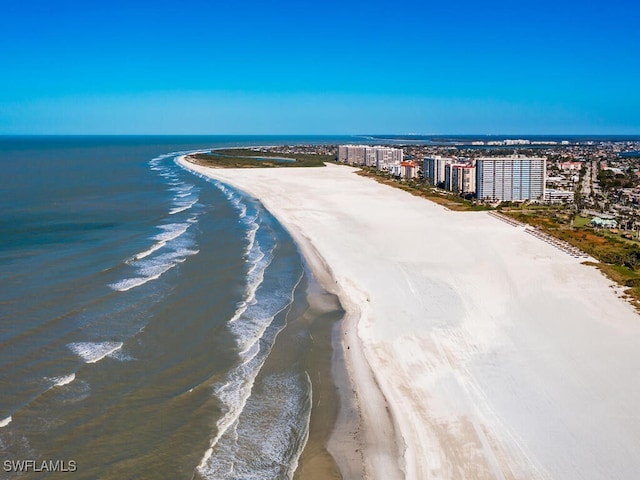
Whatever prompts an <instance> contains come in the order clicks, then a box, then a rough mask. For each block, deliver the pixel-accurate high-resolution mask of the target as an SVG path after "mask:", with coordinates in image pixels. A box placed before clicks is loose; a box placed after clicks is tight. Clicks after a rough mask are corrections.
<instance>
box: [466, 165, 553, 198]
mask: <svg viewBox="0 0 640 480" xmlns="http://www.w3.org/2000/svg"><path fill="white" fill-rule="evenodd" d="M545 176H546V158H544V157H526V156H524V155H511V156H509V157H482V158H478V159H477V160H476V196H477V197H478V198H479V199H481V200H487V201H522V200H535V201H542V200H543V199H544V184H545Z"/></svg>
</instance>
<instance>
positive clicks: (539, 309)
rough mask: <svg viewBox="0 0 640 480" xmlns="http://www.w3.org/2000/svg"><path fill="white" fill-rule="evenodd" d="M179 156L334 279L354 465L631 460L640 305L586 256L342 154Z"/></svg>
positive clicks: (391, 469) (484, 470)
mask: <svg viewBox="0 0 640 480" xmlns="http://www.w3.org/2000/svg"><path fill="white" fill-rule="evenodd" d="M183 164H185V162H184V161H183ZM186 165H187V167H188V168H191V169H194V170H197V171H199V172H201V173H203V174H205V175H209V176H211V177H214V178H216V179H219V180H221V181H223V182H225V183H228V184H230V185H233V186H235V187H237V188H239V189H241V190H243V191H245V192H247V193H249V194H250V195H252V196H254V197H256V198H258V199H259V200H260V201H262V203H263V204H264V205H265V207H266V208H267V209H269V210H270V211H271V213H273V214H274V215H275V216H276V218H278V220H279V221H280V222H281V223H282V224H283V225H284V226H285V227H286V228H287V229H288V230H289V232H290V233H291V234H292V236H293V237H294V238H295V240H296V241H297V242H298V244H299V245H300V247H301V249H302V251H303V253H304V254H305V257H306V258H307V259H308V261H309V263H310V264H311V266H312V268H313V269H314V272H315V273H316V276H317V277H318V280H320V282H321V283H322V284H323V286H324V287H325V288H326V289H327V290H329V291H333V292H335V293H337V294H338V295H339V297H340V300H341V302H342V303H343V306H344V308H345V310H346V311H347V319H346V321H345V322H344V323H343V327H342V328H343V348H344V352H345V355H346V359H347V367H348V370H349V373H350V376H351V380H352V382H353V384H354V388H355V391H356V402H357V407H358V409H359V412H360V425H359V426H356V427H357V428H354V425H352V424H342V426H340V425H339V426H338V429H337V430H336V433H335V434H334V436H333V438H332V440H331V443H330V445H329V449H330V451H331V453H332V454H333V455H334V456H335V457H336V460H337V462H338V464H339V465H340V467H341V469H342V472H343V474H344V477H345V478H348V479H351V478H359V477H358V475H359V473H358V470H359V468H360V462H362V465H363V468H364V470H365V474H366V478H376V479H385V480H389V479H395V478H407V479H418V480H422V479H511V478H518V479H519V478H523V479H524V478H526V479H529V478H553V479H562V480H565V479H579V480H589V479H603V480H604V479H607V480H611V479H636V478H637V477H638V472H640V411H639V407H638V406H639V405H640V316H638V315H637V314H636V313H635V312H634V310H633V309H632V307H631V306H629V305H628V304H627V303H626V302H624V301H623V300H621V299H620V298H618V296H617V293H616V292H617V290H616V289H614V288H611V282H610V281H608V280H607V279H606V278H605V277H603V276H602V275H601V274H600V273H599V272H598V271H597V270H596V269H594V268H593V267H588V266H585V265H582V264H581V261H583V260H582V259H576V258H574V257H571V256H569V255H568V254H566V253H564V252H562V251H560V250H558V249H556V248H555V247H553V246H551V245H549V244H547V243H545V242H543V241H541V240H540V239H538V238H535V237H533V236H532V235H529V234H527V233H525V232H524V229H523V228H522V227H514V226H512V225H509V224H507V223H505V222H502V221H500V220H498V219H496V218H493V217H492V216H490V215H488V214H486V213H485V212H451V211H448V210H446V209H444V208H443V207H441V206H439V205H436V204H433V203H431V202H429V201H426V200H424V199H421V198H417V197H413V196H411V195H409V194H408V193H405V192H403V191H400V190H398V189H394V188H391V187H388V186H384V185H381V184H378V183H376V182H375V181H373V180H371V179H368V178H362V177H359V176H357V175H355V174H354V173H353V172H354V169H352V168H349V167H345V166H333V165H330V166H327V167H326V168H277V169H239V170H233V169H211V168H205V167H200V166H196V165H193V164H186ZM323 265H324V266H326V267H328V270H329V274H327V272H326V270H325V268H324V266H323ZM356 449H357V450H358V451H357V452H356Z"/></svg>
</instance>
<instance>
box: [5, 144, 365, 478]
mask: <svg viewBox="0 0 640 480" xmlns="http://www.w3.org/2000/svg"><path fill="white" fill-rule="evenodd" d="M353 141H355V140H354V139H353V138H350V137H341V138H340V137H336V138H330V137H307V138H305V137H220V136H215V137H136V136H134V137H127V136H125V137H0V168H1V169H2V175H1V176H0V192H1V195H0V207H1V213H0V391H1V394H0V459H1V460H2V465H0V478H68V477H69V476H70V475H73V478H79V479H80V478H87V479H93V478H105V479H107V478H114V479H115V478H118V479H121V478H136V479H158V478H171V479H192V478H197V479H223V478H229V479H249V478H250V479H275V478H290V477H291V476H292V475H293V472H294V470H295V468H296V466H297V462H298V459H299V457H300V453H301V451H302V448H303V446H304V444H305V441H306V439H307V436H308V433H309V432H308V425H309V416H310V405H311V398H312V387H311V382H310V380H309V376H308V373H307V369H306V367H305V365H306V360H307V359H306V355H307V352H308V351H309V349H310V347H311V344H312V338H311V335H310V333H309V325H310V323H312V320H310V318H309V317H310V309H309V303H308V301H307V300H308V298H307V291H308V288H309V285H310V284H312V283H313V279H312V278H311V276H310V275H309V273H308V272H307V271H306V268H305V265H304V262H303V259H302V257H301V255H300V253H299V251H298V249H297V247H296V245H295V244H294V242H293V241H292V239H291V238H290V236H289V235H288V234H287V232H286V231H285V230H284V229H283V228H282V227H281V226H280V225H279V224H278V222H277V221H276V220H275V219H274V218H273V217H272V216H271V215H270V214H269V212H267V211H266V210H265V209H264V208H263V207H262V205H261V204H260V203H259V202H258V201H257V200H255V199H252V198H250V197H248V196H247V195H245V194H243V193H242V192H239V191H237V190H234V189H233V188H231V187H229V186H226V185H223V184H221V183H219V182H216V181H211V180H208V179H205V178H201V177H198V176H196V175H195V174H193V173H191V172H189V171H186V170H184V169H182V168H181V167H179V166H178V165H177V164H176V162H175V158H176V157H177V156H178V155H180V154H182V153H185V152H189V151H195V150H204V149H208V148H216V147H229V146H250V145H277V144H289V145H291V144H317V143H339V142H340V143H347V142H353ZM324 314H325V315H326V312H324ZM329 317H332V318H333V319H334V320H335V319H338V318H339V317H340V311H339V309H337V308H336V309H335V311H334V312H333V313H332V314H331V315H329ZM29 462H31V463H29ZM69 472H73V474H71V473H69Z"/></svg>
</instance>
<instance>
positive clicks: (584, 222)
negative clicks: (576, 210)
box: [573, 215, 591, 228]
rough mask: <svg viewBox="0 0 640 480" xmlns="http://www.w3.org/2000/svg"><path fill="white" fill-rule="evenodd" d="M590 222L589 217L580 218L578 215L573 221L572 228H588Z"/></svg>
mask: <svg viewBox="0 0 640 480" xmlns="http://www.w3.org/2000/svg"><path fill="white" fill-rule="evenodd" d="M590 222H591V219H590V218H589V217H581V216H580V215H576V218H574V219H573V226H574V227H576V228H581V227H588V226H589V224H590Z"/></svg>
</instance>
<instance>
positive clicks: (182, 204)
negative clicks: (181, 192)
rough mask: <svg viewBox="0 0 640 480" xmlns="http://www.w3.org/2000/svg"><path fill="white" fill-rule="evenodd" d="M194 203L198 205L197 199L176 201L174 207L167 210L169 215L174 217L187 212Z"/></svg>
mask: <svg viewBox="0 0 640 480" xmlns="http://www.w3.org/2000/svg"><path fill="white" fill-rule="evenodd" d="M196 203H198V197H196V198H194V199H189V200H186V201H176V202H175V205H176V206H175V207H174V208H172V209H171V210H169V215H175V214H176V213H180V212H184V211H185V210H189V209H190V208H191V207H193V206H194V205H195V204H196Z"/></svg>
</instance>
